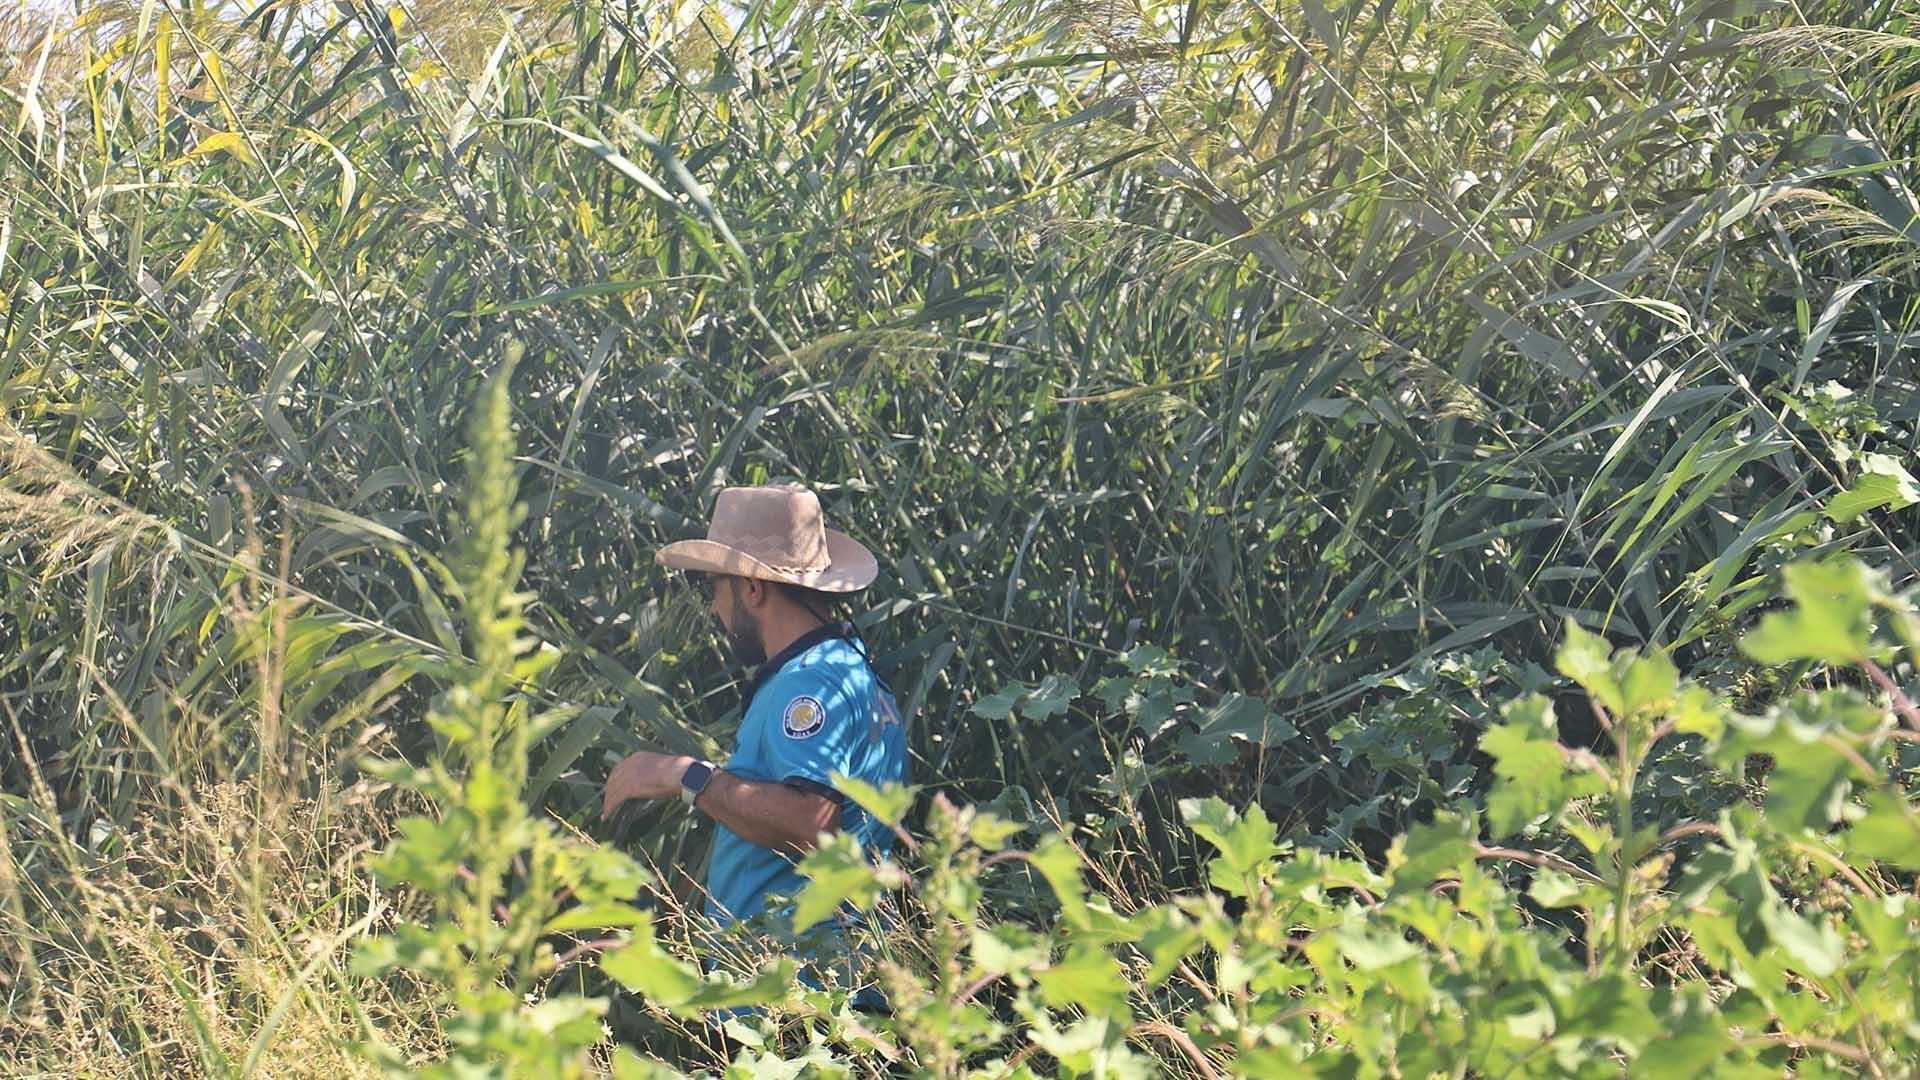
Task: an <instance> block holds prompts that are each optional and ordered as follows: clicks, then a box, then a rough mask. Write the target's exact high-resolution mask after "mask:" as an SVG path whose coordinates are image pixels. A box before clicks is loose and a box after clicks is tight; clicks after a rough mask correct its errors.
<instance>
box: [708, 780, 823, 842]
mask: <svg viewBox="0 0 1920 1080" xmlns="http://www.w3.org/2000/svg"><path fill="white" fill-rule="evenodd" d="M694 805H695V806H696V807H697V808H699V809H700V811H701V812H702V813H705V814H706V815H707V816H708V817H711V818H713V819H714V820H715V821H718V822H719V823H720V824H722V825H725V826H726V827H727V828H728V829H731V830H732V831H733V833H734V835H736V836H738V837H740V839H742V840H745V841H746V842H747V843H749V844H752V845H754V846H755V847H763V848H766V849H768V850H769V851H778V852H781V853H782V854H787V855H796V856H797V855H805V854H806V853H807V852H809V851H812V850H813V849H814V848H815V847H816V846H818V844H819V837H820V834H821V833H823V832H828V833H830V832H837V831H839V828H840V807H838V806H836V805H835V804H834V803H833V801H832V800H830V799H827V798H824V797H822V796H820V795H815V794H813V793H812V792H808V791H801V790H800V789H798V788H793V787H788V786H787V785H785V784H775V783H767V782H765V781H760V780H746V779H742V778H741V777H738V776H735V775H733V774H732V773H730V772H727V771H726V770H725V769H721V770H718V771H716V772H715V773H714V774H713V780H712V781H711V782H710V783H708V784H707V788H706V790H705V791H702V792H701V793H700V797H699V798H698V799H696V800H695V801H694Z"/></svg>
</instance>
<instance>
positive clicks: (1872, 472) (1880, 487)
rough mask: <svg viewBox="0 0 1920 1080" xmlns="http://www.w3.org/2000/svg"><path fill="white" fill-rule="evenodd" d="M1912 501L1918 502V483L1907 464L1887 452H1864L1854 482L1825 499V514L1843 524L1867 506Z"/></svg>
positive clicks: (1901, 505)
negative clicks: (1865, 453)
mask: <svg viewBox="0 0 1920 1080" xmlns="http://www.w3.org/2000/svg"><path fill="white" fill-rule="evenodd" d="M1914 503H1920V484H1916V483H1915V482H1914V479H1913V474H1912V473H1910V472H1908V471H1907V467H1906V466H1905V465H1902V464H1901V463H1900V460H1899V459H1898V458H1895V457H1892V456H1890V455H1887V454H1867V455H1866V456H1864V457H1862V458H1861V459H1860V476H1859V478H1858V479H1856V480H1855V481H1854V482H1853V486H1852V487H1850V488H1848V489H1847V490H1846V491H1843V492H1841V493H1840V494H1838V495H1835V496H1834V497H1833V498H1832V499H1831V500H1830V501H1829V502H1828V503H1827V515H1828V516H1829V517H1831V518H1833V520H1835V521H1837V522H1840V523H1841V524H1843V525H1844V524H1846V523H1847V522H1850V521H1852V520H1853V519H1854V518H1857V517H1859V516H1860V515H1861V514H1864V513H1866V512H1867V511H1869V510H1878V509H1880V508H1882V507H1888V508H1891V509H1894V510H1904V509H1905V508H1907V507H1909V506H1912V505H1913V504H1914Z"/></svg>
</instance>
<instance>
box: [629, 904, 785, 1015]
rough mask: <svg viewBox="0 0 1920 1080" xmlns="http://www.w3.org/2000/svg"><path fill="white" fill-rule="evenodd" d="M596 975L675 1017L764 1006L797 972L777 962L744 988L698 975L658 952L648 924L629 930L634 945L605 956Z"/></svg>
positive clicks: (779, 995)
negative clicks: (709, 1011) (607, 978)
mask: <svg viewBox="0 0 1920 1080" xmlns="http://www.w3.org/2000/svg"><path fill="white" fill-rule="evenodd" d="M600 970H602V971H604V972H606V973H607V976H608V977H609V978H611V979H613V980H614V981H615V982H618V983H619V984H620V985H621V986H624V987H626V988H627V989H629V990H632V991H633V992H635V993H637V994H641V995H643V996H645V997H647V998H648V999H650V1000H652V1001H654V1002H656V1003H658V1004H660V1005H662V1006H664V1007H666V1008H668V1009H671V1010H672V1011H673V1012H674V1013H676V1014H677V1015H680V1016H688V1017H691V1016H697V1015H699V1013H700V1012H701V1011H703V1010H706V1009H731V1008H739V1007H741V1006H746V1005H766V1004H769V1003H771V1002H774V1001H778V1000H780V999H782V998H784V997H785V996H786V994H787V991H788V989H789V988H790V987H792V986H793V985H794V978H795V975H796V973H797V971H798V968H797V966H796V965H795V963H794V961H793V960H792V959H791V958H789V957H782V958H781V959H780V960H779V962H778V963H777V964H775V965H774V966H773V967H771V968H769V969H767V970H764V971H762V972H760V973H759V974H757V975H755V976H754V977H753V978H752V979H751V980H749V981H747V982H744V983H736V982H731V981H729V980H727V979H725V978H721V977H718V976H703V975H701V974H700V973H699V972H698V971H696V970H694V969H693V968H692V967H691V966H689V965H688V964H687V963H686V962H684V961H682V960H681V959H679V958H678V957H676V956H673V955H672V954H670V953H668V952H667V951H666V950H664V949H662V948H661V947H660V943H659V941H658V940H656V939H655V937H654V934H653V924H652V922H651V921H650V920H649V921H647V922H642V923H640V924H639V925H638V926H636V927H635V928H634V931H633V940H632V941H630V942H628V943H627V945H626V946H624V947H623V948H621V949H619V950H617V951H614V952H610V953H605V954H603V955H602V956H601V958H600Z"/></svg>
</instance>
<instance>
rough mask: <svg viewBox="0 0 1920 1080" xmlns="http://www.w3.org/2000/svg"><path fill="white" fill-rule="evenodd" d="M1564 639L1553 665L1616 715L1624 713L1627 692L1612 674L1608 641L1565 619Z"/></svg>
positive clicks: (1614, 674)
mask: <svg viewBox="0 0 1920 1080" xmlns="http://www.w3.org/2000/svg"><path fill="white" fill-rule="evenodd" d="M1566 627H1567V631H1566V637H1565V638H1564V639H1563V640H1562V641H1561V642H1560V648H1559V651H1557V652H1556V653H1554V657H1553V662H1554V666H1555V667H1556V668H1558V669H1559V670H1560V673H1561V674H1562V675H1565V676H1567V677H1568V678H1570V679H1572V680H1573V681H1574V682H1576V683H1579V684H1580V687H1581V689H1583V690H1585V691H1586V692H1587V693H1589V694H1591V695H1593V698H1594V700H1596V701H1598V702H1599V703H1600V704H1601V705H1602V706H1604V707H1605V708H1606V709H1607V711H1608V712H1611V713H1613V714H1615V715H1624V714H1625V713H1626V711H1627V710H1626V693H1625V692H1624V691H1623V690H1622V689H1621V687H1620V681H1619V678H1618V676H1617V674H1616V673H1615V671H1614V667H1613V660H1612V655H1611V652H1610V650H1609V649H1608V648H1607V639H1605V638H1603V637H1600V636H1599V635H1598V634H1590V633H1588V632H1587V631H1586V630H1585V629H1583V628H1582V627H1581V626H1580V624H1579V623H1576V622H1573V621H1572V620H1568V622H1567V624H1566Z"/></svg>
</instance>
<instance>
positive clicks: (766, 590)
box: [734, 577, 773, 611]
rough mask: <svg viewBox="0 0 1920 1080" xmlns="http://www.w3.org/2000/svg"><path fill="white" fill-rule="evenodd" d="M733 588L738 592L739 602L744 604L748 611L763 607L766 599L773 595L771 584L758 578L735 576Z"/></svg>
mask: <svg viewBox="0 0 1920 1080" xmlns="http://www.w3.org/2000/svg"><path fill="white" fill-rule="evenodd" d="M734 588H735V589H736V590H737V591H738V592H739V593H740V602H741V603H742V604H745V605H746V607H747V610H749V611H758V610H760V609H761V608H762V607H765V606H766V603H767V601H768V600H769V599H771V598H772V596H773V586H771V585H769V584H767V583H766V582H764V581H761V580H760V579H759V578H750V577H743V578H736V579H734Z"/></svg>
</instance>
